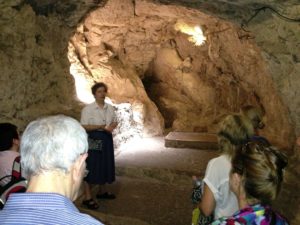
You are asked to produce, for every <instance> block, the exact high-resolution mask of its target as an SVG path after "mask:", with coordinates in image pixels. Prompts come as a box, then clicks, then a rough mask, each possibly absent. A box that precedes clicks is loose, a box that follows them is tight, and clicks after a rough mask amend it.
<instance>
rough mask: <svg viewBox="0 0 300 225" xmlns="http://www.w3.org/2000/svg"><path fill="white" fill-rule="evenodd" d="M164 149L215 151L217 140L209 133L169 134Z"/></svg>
mask: <svg viewBox="0 0 300 225" xmlns="http://www.w3.org/2000/svg"><path fill="white" fill-rule="evenodd" d="M165 147H172V148H194V149H205V150H207V149H214V150H215V149H218V139H217V135H216V134H211V133H192V132H170V133H169V134H168V135H167V136H166V137H165Z"/></svg>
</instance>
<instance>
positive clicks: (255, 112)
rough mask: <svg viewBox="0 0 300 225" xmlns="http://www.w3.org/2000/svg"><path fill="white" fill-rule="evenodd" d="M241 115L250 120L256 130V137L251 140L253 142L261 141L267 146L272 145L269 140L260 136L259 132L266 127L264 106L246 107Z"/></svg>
mask: <svg viewBox="0 0 300 225" xmlns="http://www.w3.org/2000/svg"><path fill="white" fill-rule="evenodd" d="M241 115H242V116H243V117H244V119H248V120H249V122H250V123H251V124H252V126H253V128H254V135H253V136H252V138H251V140H253V141H261V142H264V143H265V144H266V145H271V144H270V142H269V141H268V139H267V138H265V137H263V136H261V135H260V134H259V130H261V129H263V128H264V127H265V123H264V122H263V119H264V116H265V110H264V108H263V107H262V106H260V107H258V106H252V105H246V106H244V107H242V109H241Z"/></svg>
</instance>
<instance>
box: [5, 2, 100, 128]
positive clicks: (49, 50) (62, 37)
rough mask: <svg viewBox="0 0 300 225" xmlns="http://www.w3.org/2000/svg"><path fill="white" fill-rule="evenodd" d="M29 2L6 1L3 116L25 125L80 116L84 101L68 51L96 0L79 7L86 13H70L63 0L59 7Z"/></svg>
mask: <svg viewBox="0 0 300 225" xmlns="http://www.w3.org/2000/svg"><path fill="white" fill-rule="evenodd" d="M28 2H30V1H21V0H16V1H5V0H1V1H0V28H1V29H0V30H1V32H0V58H1V60H0V68H1V76H0V80H1V81H0V86H1V88H0V92H1V93H0V121H10V122H12V123H15V124H17V125H18V126H19V128H20V130H23V129H24V127H25V126H26V125H27V124H28V122H30V121H31V120H33V119H36V118H37V117H40V116H44V115H51V114H57V113H63V114H67V115H70V116H73V117H77V118H78V115H79V112H80V108H81V107H82V106H81V104H80V103H79V101H77V100H76V97H75V96H76V93H75V89H74V80H73V79H72V77H71V76H70V74H69V67H70V63H69V61H68V58H67V56H66V53H67V47H68V42H69V38H70V34H71V32H72V31H73V29H74V28H72V27H73V26H76V25H77V23H78V21H79V20H80V18H81V17H82V16H83V15H84V14H85V13H86V11H87V10H88V9H89V8H90V7H92V6H93V5H94V3H91V4H86V8H78V15H80V13H82V14H81V16H79V17H78V18H77V17H74V16H72V17H70V18H69V17H68V16H67V15H72V14H70V12H69V10H70V8H69V7H63V5H60V4H57V5H56V7H57V8H56V9H55V7H54V6H53V5H51V4H50V3H53V4H54V3H55V1H52V2H50V3H49V2H48V3H47V1H40V2H39V5H38V4H33V5H32V6H31V5H29V4H28ZM31 3H34V2H33V1H32V2H31ZM77 3H78V4H79V3H80V2H79V1H78V2H77ZM79 5H80V4H79ZM73 9H74V8H73ZM50 13H51V14H50ZM60 14H63V15H65V16H66V17H65V18H64V19H62V18H61V16H60ZM71 18H72V19H71ZM74 24H75V25H74Z"/></svg>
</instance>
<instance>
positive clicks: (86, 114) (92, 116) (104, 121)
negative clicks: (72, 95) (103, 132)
mask: <svg viewBox="0 0 300 225" xmlns="http://www.w3.org/2000/svg"><path fill="white" fill-rule="evenodd" d="M113 122H117V118H116V114H115V110H114V107H113V106H112V105H110V104H108V103H105V104H104V107H103V108H100V107H99V105H98V104H97V103H96V102H93V103H91V104H89V105H87V106H85V107H84V108H83V110H82V111H81V119H80V123H81V124H82V125H110V124H111V123H113Z"/></svg>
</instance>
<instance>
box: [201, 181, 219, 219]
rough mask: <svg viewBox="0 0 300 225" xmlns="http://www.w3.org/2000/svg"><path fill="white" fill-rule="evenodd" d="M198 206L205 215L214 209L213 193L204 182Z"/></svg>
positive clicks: (208, 214)
mask: <svg viewBox="0 0 300 225" xmlns="http://www.w3.org/2000/svg"><path fill="white" fill-rule="evenodd" d="M198 207H199V209H200V211H201V212H202V213H203V215H205V216H210V215H211V214H212V213H213V212H214V210H215V207H216V201H215V198H214V195H213V193H212V191H211V190H210V188H209V187H208V186H207V185H206V184H204V190H203V196H202V199H201V202H200V203H199V205H198Z"/></svg>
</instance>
